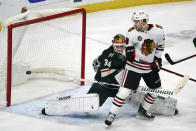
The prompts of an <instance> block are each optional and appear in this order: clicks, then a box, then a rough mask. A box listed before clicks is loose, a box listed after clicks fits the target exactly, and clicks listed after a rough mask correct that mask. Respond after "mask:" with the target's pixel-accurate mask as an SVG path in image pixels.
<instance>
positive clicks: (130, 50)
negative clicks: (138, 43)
mask: <svg viewBox="0 0 196 131" xmlns="http://www.w3.org/2000/svg"><path fill="white" fill-rule="evenodd" d="M125 52H126V58H127V60H128V61H130V62H133V61H134V60H135V47H133V46H128V47H127V48H126V50H125Z"/></svg>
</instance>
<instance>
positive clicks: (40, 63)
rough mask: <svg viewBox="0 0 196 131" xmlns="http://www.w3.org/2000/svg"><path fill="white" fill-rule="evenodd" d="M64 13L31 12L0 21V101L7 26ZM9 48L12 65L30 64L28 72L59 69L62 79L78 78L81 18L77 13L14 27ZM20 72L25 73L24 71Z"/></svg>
mask: <svg viewBox="0 0 196 131" xmlns="http://www.w3.org/2000/svg"><path fill="white" fill-rule="evenodd" d="M69 10H70V9H69ZM65 11H67V9H58V10H44V11H34V12H33V11H31V12H26V13H24V14H20V15H17V16H15V17H12V18H9V19H7V20H6V21H4V22H3V24H2V27H3V28H2V32H1V34H0V43H1V44H0V81H1V83H0V91H1V92H0V101H4V100H5V96H3V94H6V76H7V68H6V64H7V39H8V34H7V32H8V31H7V26H8V25H10V24H13V23H17V22H20V21H26V20H29V19H35V18H39V17H43V16H49V15H52V14H57V13H61V12H65ZM12 45H13V46H12V63H13V64H16V63H17V64H20V63H21V64H22V63H26V64H27V65H30V69H29V70H31V71H32V70H37V69H38V70H39V69H45V68H46V69H51V72H52V73H54V72H55V71H52V69H54V70H55V69H60V71H61V70H62V71H63V73H62V74H63V75H65V74H66V75H68V76H66V77H69V75H70V76H71V77H72V78H77V79H79V78H80V75H81V57H82V56H81V54H82V52H81V50H82V15H81V14H80V13H77V14H74V15H69V16H64V17H60V18H55V19H52V20H47V21H43V22H39V23H34V24H31V25H25V26H21V27H16V28H14V29H13V35H12ZM15 70H16V68H12V72H16V71H15ZM24 70H25V71H24V72H26V69H24ZM48 71H50V70H47V72H42V73H50V72H48ZM65 72H66V73H65ZM15 76H17V74H16V75H15ZM12 77H13V76H12ZM52 77H54V76H52ZM39 78H40V74H39ZM12 79H15V78H12ZM57 79H58V78H57ZM12 84H14V83H12Z"/></svg>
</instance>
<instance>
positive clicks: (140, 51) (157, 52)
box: [125, 24, 165, 73]
mask: <svg viewBox="0 0 196 131" xmlns="http://www.w3.org/2000/svg"><path fill="white" fill-rule="evenodd" d="M149 27H150V28H149V29H148V31H146V32H140V31H137V30H136V29H135V28H134V27H132V28H130V29H129V31H128V32H127V38H128V39H129V43H128V44H127V46H134V47H135V61H133V62H130V61H127V64H126V67H125V68H126V69H128V70H132V71H135V72H137V73H149V72H150V71H151V66H150V64H149V63H152V62H153V60H154V57H155V56H156V57H157V58H161V56H162V52H163V51H164V48H165V36H164V32H163V29H162V27H161V26H159V25H154V24H149Z"/></svg>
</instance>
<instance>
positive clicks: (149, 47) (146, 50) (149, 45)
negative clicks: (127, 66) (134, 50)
mask: <svg viewBox="0 0 196 131" xmlns="http://www.w3.org/2000/svg"><path fill="white" fill-rule="evenodd" d="M155 48H156V44H155V43H154V41H153V40H150V39H146V40H144V43H143V44H142V48H141V52H142V54H144V55H145V56H148V55H149V54H151V53H152V52H153V51H154V49H155Z"/></svg>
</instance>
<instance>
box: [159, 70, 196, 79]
mask: <svg viewBox="0 0 196 131" xmlns="http://www.w3.org/2000/svg"><path fill="white" fill-rule="evenodd" d="M161 70H164V71H166V72H169V73H172V74H175V75H177V76H180V77H184V75H182V74H179V73H177V72H173V71H171V70H168V69H165V68H161ZM189 80H191V81H193V82H196V80H195V79H193V78H189Z"/></svg>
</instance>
